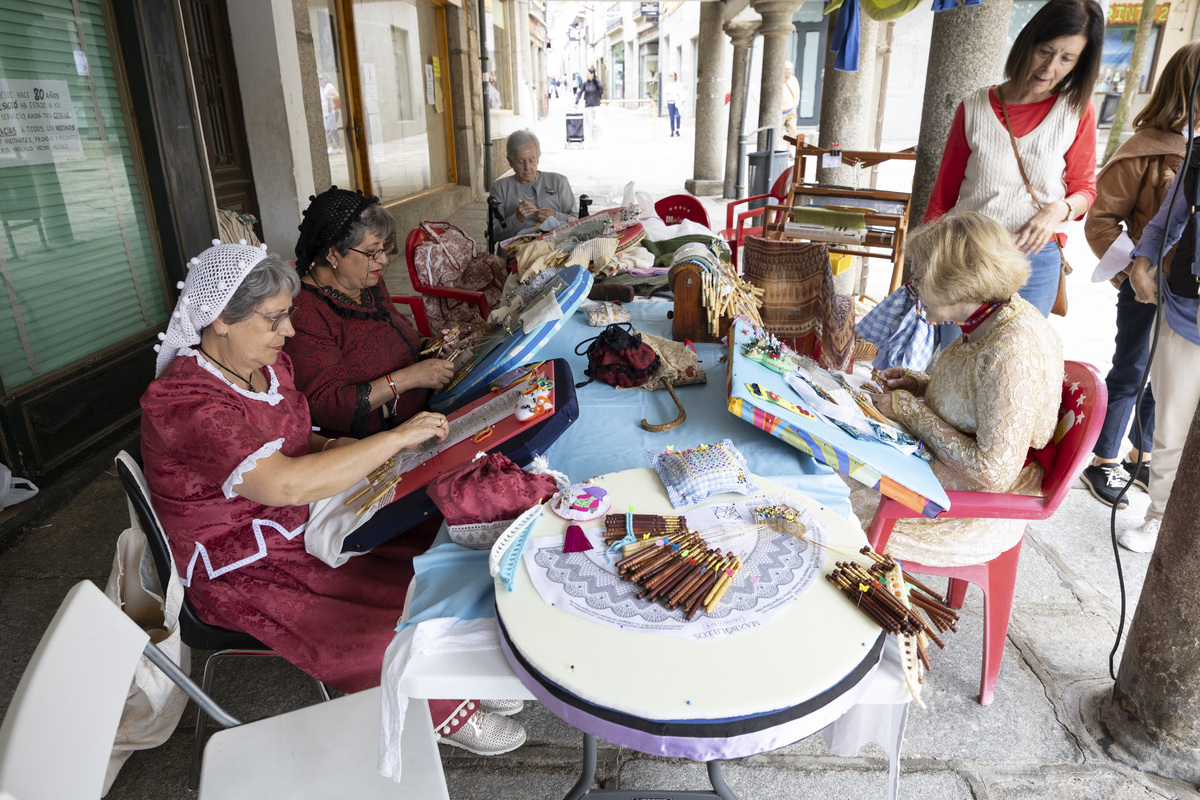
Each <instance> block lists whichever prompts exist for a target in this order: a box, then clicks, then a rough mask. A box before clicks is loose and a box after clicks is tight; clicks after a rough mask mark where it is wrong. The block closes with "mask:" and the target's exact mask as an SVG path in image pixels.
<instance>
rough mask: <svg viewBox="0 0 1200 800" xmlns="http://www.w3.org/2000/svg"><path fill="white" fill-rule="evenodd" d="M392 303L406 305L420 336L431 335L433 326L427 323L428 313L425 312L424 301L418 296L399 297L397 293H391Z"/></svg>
mask: <svg viewBox="0 0 1200 800" xmlns="http://www.w3.org/2000/svg"><path fill="white" fill-rule="evenodd" d="M392 303H393V304H394V305H406V306H408V310H409V311H411V312H412V315H413V322H414V323H415V324H416V326H417V333H419V334H421V335H422V336H432V335H433V328H432V327H431V326H430V325H429V315H428V314H427V313H425V301H424V300H422V299H421V298H420V297H416V296H413V297H401V296H400V295H398V294H394V295H392Z"/></svg>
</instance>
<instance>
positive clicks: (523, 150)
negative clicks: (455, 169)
mask: <svg viewBox="0 0 1200 800" xmlns="http://www.w3.org/2000/svg"><path fill="white" fill-rule="evenodd" d="M506 153H507V155H508V165H509V166H510V167H512V170H513V174H512V175H506V176H504V177H503V178H500V179H499V180H496V181H493V182H492V189H491V192H490V193H489V195H488V196H489V198H490V199H493V200H495V201H496V203H497V205H498V206H499V209H500V215H501V219H500V220H499V221H497V222H496V223H495V224H494V225H493V226H492V238H493V239H495V240H496V241H501V240H503V239H509V238H511V237H513V236H516V235H517V234H519V233H527V232H531V231H533V230H535V229H537V228H538V227H539V226H540V225H541V224H542V223H543V222H545V221H546V220H548V219H555V220H557V221H558V225H565V224H566V223H568V222H572V221H574V220H575V193H574V192H573V191H571V182H570V181H568V180H567V176H566V175H560V174H558V173H557V172H541V171H539V170H538V161H539V160H540V159H541V157H542V145H541V142H539V141H538V138H537V136H535V135H534V134H532V133H530V132H529V131H517V132H516V133H514V134H512V135H511V136H509V137H508V145H507V147H506ZM555 227H557V226H555Z"/></svg>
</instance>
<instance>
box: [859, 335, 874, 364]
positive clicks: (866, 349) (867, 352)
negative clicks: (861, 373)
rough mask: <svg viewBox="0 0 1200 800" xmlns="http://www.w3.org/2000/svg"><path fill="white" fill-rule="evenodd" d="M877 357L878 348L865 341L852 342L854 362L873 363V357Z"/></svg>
mask: <svg viewBox="0 0 1200 800" xmlns="http://www.w3.org/2000/svg"><path fill="white" fill-rule="evenodd" d="M877 355H879V348H878V347H876V346H875V345H873V344H871V343H870V342H868V341H867V340H866V339H855V340H854V360H855V361H874V360H875V356H877Z"/></svg>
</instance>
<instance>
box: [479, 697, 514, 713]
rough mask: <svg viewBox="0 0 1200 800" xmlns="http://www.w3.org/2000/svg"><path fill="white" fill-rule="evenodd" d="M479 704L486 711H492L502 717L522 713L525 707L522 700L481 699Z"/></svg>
mask: <svg viewBox="0 0 1200 800" xmlns="http://www.w3.org/2000/svg"><path fill="white" fill-rule="evenodd" d="M479 705H480V707H481V708H483V710H484V711H490V712H492V713H493V714H499V715H500V716H502V717H511V716H512V715H513V714H520V713H521V712H522V711H523V710H524V709H525V704H524V703H523V702H521V701H520V700H480V701H479Z"/></svg>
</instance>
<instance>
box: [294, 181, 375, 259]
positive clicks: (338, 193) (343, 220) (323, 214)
mask: <svg viewBox="0 0 1200 800" xmlns="http://www.w3.org/2000/svg"><path fill="white" fill-rule="evenodd" d="M308 199H309V200H310V201H311V202H309V204H308V208H306V209H305V210H304V220H303V221H302V222H301V223H300V238H299V239H297V240H296V270H297V271H298V272H299V273H300V277H304V276H305V275H307V274H308V271H309V270H310V269H312V267H313V263H314V262H316V261H317V260H318V259H320V258H321V257H322V255H323V254H324V253H326V252H328V251H329V248H330V247H333V246H335V245H337V244H338V243H339V242H340V241H341V240H342V237H344V236H345V235H346V231H348V230H349V229H350V226H351V225H353V224H354V222H355V221H356V220H357V219H358V218H359V216H360V215H361V214H362V212H363V211H364V210H366V209H367V208H368V207H369V206H372V205H375V204H377V203H378V202H379V198H378V197H375V196H374V195H365V194H363V193H362V192H361V191H356V192H351V191H349V190H348V189H339V188H338V187H336V186H330V187H329V189H327V190H326V191H324V192H321V193H320V194H319V195H316V196H315V197H309V198H308Z"/></svg>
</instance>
